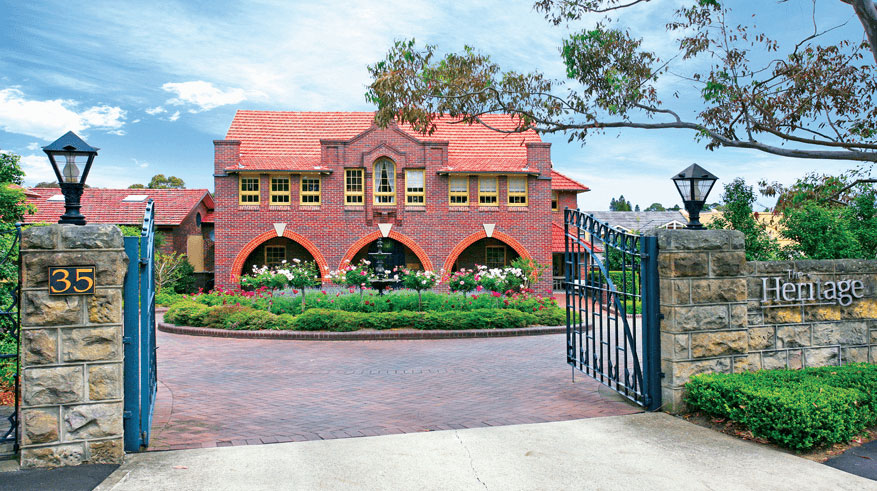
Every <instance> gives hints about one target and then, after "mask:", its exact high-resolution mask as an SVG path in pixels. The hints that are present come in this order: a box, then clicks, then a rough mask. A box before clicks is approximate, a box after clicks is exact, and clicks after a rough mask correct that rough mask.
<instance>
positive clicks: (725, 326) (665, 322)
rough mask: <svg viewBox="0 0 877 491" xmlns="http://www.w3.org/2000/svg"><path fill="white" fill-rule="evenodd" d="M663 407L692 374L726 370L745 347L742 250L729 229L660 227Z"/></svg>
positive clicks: (675, 399) (676, 399) (678, 402)
mask: <svg viewBox="0 0 877 491" xmlns="http://www.w3.org/2000/svg"><path fill="white" fill-rule="evenodd" d="M658 250H659V253H658V275H659V277H660V290H661V292H660V294H661V314H662V315H663V317H664V318H663V319H662V320H661V371H662V372H663V373H664V378H663V379H662V399H663V404H664V408H665V409H667V410H669V411H676V410H679V409H681V408H682V396H683V386H684V385H685V383H686V382H687V381H688V379H689V378H690V377H691V376H692V375H696V374H698V373H704V372H730V371H731V370H732V367H733V366H734V364H735V363H736V362H737V359H738V358H740V357H745V355H746V353H747V351H748V342H749V336H748V332H747V326H746V315H747V312H746V305H747V303H746V300H747V293H746V288H747V281H746V278H747V277H746V254H745V252H744V242H743V234H742V233H740V232H736V231H733V230H708V231H696V230H662V231H660V232H658Z"/></svg>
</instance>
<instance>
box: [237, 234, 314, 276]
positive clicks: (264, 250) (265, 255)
mask: <svg viewBox="0 0 877 491" xmlns="http://www.w3.org/2000/svg"><path fill="white" fill-rule="evenodd" d="M293 259H299V260H301V261H310V262H316V261H315V258H314V256H313V255H312V254H311V253H310V252H309V251H308V250H307V249H305V247H304V246H302V245H301V244H299V243H298V242H295V241H294V240H291V239H288V238H286V237H274V238H272V239H268V240H266V241H265V242H263V243H261V244H259V245H258V246H257V247H256V248H255V249H253V252H251V253H250V255H249V256H247V259H246V260H244V266H243V268H242V270H241V274H244V275H246V274H250V273H251V272H252V271H253V267H256V268H260V267H262V266H268V267H275V266H280V265H281V264H283V261H287V262H291V261H292V260H293Z"/></svg>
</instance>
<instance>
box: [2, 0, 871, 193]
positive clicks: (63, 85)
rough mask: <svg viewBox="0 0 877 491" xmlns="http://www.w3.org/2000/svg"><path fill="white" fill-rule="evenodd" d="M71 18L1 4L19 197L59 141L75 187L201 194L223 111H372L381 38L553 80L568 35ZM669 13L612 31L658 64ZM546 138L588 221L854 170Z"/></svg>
mask: <svg viewBox="0 0 877 491" xmlns="http://www.w3.org/2000/svg"><path fill="white" fill-rule="evenodd" d="M72 3H74V2H70V1H69V0H68V1H64V2H52V1H28V2H19V1H9V0H0V12H2V13H3V21H2V24H0V25H2V27H3V28H2V29H0V45H2V46H3V49H2V51H0V149H2V150H3V151H9V152H13V153H17V154H20V155H22V157H23V162H24V166H25V170H26V172H27V183H28V184H35V183H37V182H39V181H44V180H52V179H53V177H52V173H51V169H50V168H49V165H48V161H47V160H46V158H45V155H44V154H43V153H42V151H41V150H40V149H39V147H41V146H43V145H46V144H47V143H49V142H51V141H53V140H54V139H55V138H57V137H58V136H60V135H61V134H63V133H64V132H66V131H67V130H70V129H72V130H74V131H76V132H77V133H79V134H80V136H82V137H83V138H85V140H86V141H88V142H89V143H90V144H91V145H93V146H97V147H100V148H101V152H100V155H99V157H98V159H97V160H96V164H95V168H94V170H93V171H92V174H91V176H90V177H89V182H90V183H91V184H93V185H95V186H103V187H127V186H128V185H129V184H132V183H135V182H139V183H145V182H147V181H148V180H149V178H150V177H151V176H152V175H154V174H157V173H163V174H168V175H176V176H179V177H181V178H183V179H184V180H185V181H186V183H187V186H188V187H205V188H210V189H212V187H213V179H212V176H211V174H212V166H213V144H212V140H214V139H219V138H222V137H223V136H224V135H225V132H226V130H227V128H228V125H229V124H230V122H231V119H232V117H233V115H234V112H235V110H236V109H264V110H290V111H294V110H310V111H320V110H323V111H363V110H366V111H367V110H372V109H373V107H371V106H370V105H368V104H367V103H366V102H365V99H364V96H363V94H364V93H365V90H366V86H367V84H368V82H369V77H368V72H367V70H366V65H368V64H370V63H374V62H375V61H378V60H380V59H382V58H383V56H384V54H385V53H386V51H387V49H388V47H389V46H391V45H392V43H393V41H394V40H395V39H402V38H410V37H414V38H416V39H417V40H418V42H425V43H430V44H436V45H438V46H439V47H440V48H442V49H444V50H448V51H450V50H454V51H456V50H459V49H460V48H461V47H462V46H463V45H464V44H469V45H472V46H475V47H476V48H478V49H480V50H481V51H483V52H485V53H488V54H490V55H491V56H492V57H493V58H494V59H495V60H496V61H498V62H500V63H501V64H502V65H504V66H505V67H507V68H512V69H515V70H519V71H529V70H534V69H538V70H543V71H545V72H546V73H548V74H549V75H551V76H553V77H557V78H561V77H562V76H563V73H564V72H563V66H562V64H561V62H560V58H559V55H558V46H559V45H560V43H561V40H562V39H563V38H564V37H565V35H566V34H567V32H568V31H567V30H566V29H565V28H564V27H563V26H559V27H555V26H552V25H550V24H549V23H548V22H546V21H544V20H543V19H542V18H541V16H540V15H538V14H537V13H535V12H533V10H532V2H526V1H525V2H512V1H477V2H466V3H463V2H438V1H428V0H377V1H373V0H360V1H350V2H343V1H322V2H292V1H284V0H262V1H254V2H234V1H210V2H208V1H200V0H199V1H174V0H165V1H149V2H134V1H128V2H120V1H110V2H103V1H89V2H76V3H81V4H83V5H78V6H76V7H75V8H74V7H71V4H72ZM682 3H684V0H654V1H653V2H652V3H651V4H649V5H648V6H647V7H646V8H643V9H630V10H628V11H626V12H625V13H624V14H623V16H622V18H621V20H622V22H623V23H624V24H626V25H627V26H629V27H630V28H631V29H633V30H634V32H636V33H638V34H639V35H641V36H643V37H644V40H645V45H646V46H647V47H648V48H650V49H653V50H656V51H657V52H658V53H672V52H673V48H674V39H675V38H676V35H675V34H673V33H667V32H666V30H665V29H664V27H663V26H664V24H665V23H666V22H667V21H668V20H669V18H668V17H667V16H668V12H671V11H672V9H674V8H675V7H676V6H678V5H679V4H682ZM733 4H734V6H735V9H737V11H738V12H740V13H741V15H743V14H746V15H745V19H743V20H745V21H748V20H750V19H749V17H748V15H749V14H750V13H751V12H753V11H756V10H757V12H758V16H757V17H756V18H755V22H756V23H757V24H759V23H763V25H764V26H765V29H766V30H767V31H769V32H771V33H775V34H776V37H778V38H779V40H780V41H781V42H784V43H788V42H791V41H792V40H793V39H797V38H800V37H803V36H804V35H806V34H808V33H809V32H810V31H811V30H812V20H811V9H812V4H811V2H810V1H809V0H790V1H789V2H786V3H776V2H775V1H773V0H770V1H765V0H761V1H753V0H734V2H733ZM817 19H818V21H819V24H820V27H822V26H825V27H828V26H831V25H835V24H839V23H842V22H845V21H849V22H848V24H847V25H846V26H845V27H842V28H841V29H839V30H837V31H835V32H834V34H835V35H837V36H841V37H844V36H845V37H847V38H852V39H861V37H862V28H861V25H860V24H858V21H857V20H856V19H855V18H854V17H853V16H852V12H851V9H850V7H848V6H846V5H844V4H843V3H841V2H840V1H838V0H818V2H817ZM674 68H675V69H677V70H679V71H682V70H684V69H685V65H684V64H683V63H680V62H677V63H675V64H674ZM659 89H660V90H661V91H662V93H663V94H664V96H663V99H664V100H665V101H668V102H669V103H670V107H673V108H677V109H679V108H681V109H682V111H683V113H686V112H690V111H686V110H685V108H686V107H688V108H693V107H695V106H694V105H692V104H691V102H690V101H691V100H692V98H694V97H696V96H697V91H696V89H694V88H693V87H691V85H690V84H689V83H688V82H685V81H683V80H681V79H672V78H671V79H668V80H665V81H662V82H661V84H660V85H659ZM674 92H675V93H678V94H679V99H678V100H674V98H673V95H672V94H673V93H674ZM686 101H689V102H688V103H686ZM545 139H546V140H548V141H551V142H552V143H553V146H552V155H553V161H554V164H555V167H556V168H557V169H558V170H560V171H562V172H565V173H567V174H569V175H570V176H572V177H574V178H576V179H578V180H579V181H581V182H582V183H584V184H586V185H588V186H590V187H591V189H592V191H591V192H590V193H585V194H584V195H582V197H581V198H580V200H579V204H580V206H581V207H582V208H584V209H594V210H598V209H606V208H607V207H608V204H609V200H610V198H611V197H613V196H618V195H620V194H623V195H624V196H625V197H626V198H628V199H630V200H632V201H633V202H634V203H638V204H640V205H642V206H643V207H645V206H647V205H648V204H650V203H652V202H655V201H658V202H662V203H664V204H671V203H676V202H678V201H679V199H678V195H677V194H676V191H675V189H674V188H673V186H672V183H671V182H670V180H669V178H670V176H672V175H673V174H674V173H675V172H677V171H679V170H681V169H683V168H685V167H687V166H688V165H690V164H691V163H692V162H697V163H700V164H701V165H702V166H704V167H706V168H707V169H709V170H711V171H712V172H713V173H714V174H716V175H717V176H719V177H720V178H721V180H720V183H721V182H728V181H730V180H731V179H732V178H733V177H737V176H742V177H745V178H746V179H747V180H748V181H749V182H750V184H752V183H754V182H755V181H757V180H758V179H759V178H763V177H767V178H770V179H771V180H780V181H783V182H786V183H790V182H792V181H793V180H794V179H795V178H796V177H799V176H801V175H803V174H804V173H805V172H808V171H819V172H829V173H830V172H839V171H841V170H844V169H847V168H852V167H853V166H854V165H853V164H852V163H848V162H820V161H808V160H798V159H786V158H781V157H775V156H770V155H766V154H762V153H758V152H754V151H743V150H734V149H722V150H718V151H714V152H710V151H707V150H705V149H704V148H703V144H702V143H697V142H695V141H694V140H693V135H692V133H690V132H685V131H672V132H660V133H658V132H646V131H640V130H628V131H624V132H610V133H607V134H605V135H601V136H593V137H591V138H589V140H588V141H587V143H586V144H585V145H584V146H582V145H580V144H578V143H571V144H568V143H566V137H565V136H563V135H555V136H550V135H549V136H546V137H545ZM714 193H715V195H714V197H715V198H718V194H719V192H718V191H714ZM761 203H763V204H766V205H769V204H770V202H769V201H768V200H761Z"/></svg>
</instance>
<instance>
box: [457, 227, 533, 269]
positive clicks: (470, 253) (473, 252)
mask: <svg viewBox="0 0 877 491" xmlns="http://www.w3.org/2000/svg"><path fill="white" fill-rule="evenodd" d="M518 257H523V258H525V259H532V256H530V253H529V252H528V251H527V249H525V248H524V246H523V245H522V244H521V243H520V242H518V241H517V240H515V239H514V238H513V237H511V236H510V235H508V234H505V233H502V232H499V231H495V232H494V233H493V235H492V236H491V237H488V236H487V234H486V233H485V232H477V233H474V234H472V235H470V236H469V237H466V238H465V239H463V240H461V241H460V243H459V244H457V246H456V247H454V249H453V250H452V251H451V253H450V254H448V258H447V259H446V260H445V264H444V270H445V271H447V272H452V271H457V270H459V269H461V268H466V269H471V268H473V267H475V265H485V266H491V267H502V266H503V265H508V264H510V263H511V262H512V261H514V260H515V259H517V258H518Z"/></svg>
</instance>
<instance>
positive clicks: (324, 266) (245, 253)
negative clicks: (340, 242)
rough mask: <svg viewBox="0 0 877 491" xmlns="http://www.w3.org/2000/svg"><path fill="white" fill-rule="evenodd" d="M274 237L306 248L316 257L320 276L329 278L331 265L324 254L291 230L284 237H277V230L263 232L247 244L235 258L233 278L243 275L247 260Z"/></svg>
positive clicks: (232, 266)
mask: <svg viewBox="0 0 877 491" xmlns="http://www.w3.org/2000/svg"><path fill="white" fill-rule="evenodd" d="M274 237H286V238H287V239H290V240H292V241H293V242H297V243H298V244H299V245H301V246H302V247H304V248H305V250H307V251H308V252H309V253H310V254H311V256H313V257H314V261H315V262H316V263H317V267H319V268H320V276H321V277H322V278H327V277H328V272H329V263H327V262H326V259H325V258H324V257H323V254H322V253H321V252H320V250H319V249H317V246H316V245H314V243H313V242H311V241H310V240H308V239H307V238H306V237H304V236H303V235H300V234H297V233H295V232H292V231H290V230H288V229H287V230H284V231H283V235H277V232H276V231H275V230H269V231H267V232H262V233H261V234H259V235H257V236H256V237H255V238H254V239H253V240H251V241H250V242H248V243H247V245H245V246H244V248H243V249H241V251H240V252H239V253H238V255H237V256H236V257H235V259H234V262H233V263H232V265H231V277H232V278H239V277H240V276H241V273H243V269H244V263H245V262H246V261H247V258H248V257H250V254H252V253H253V251H254V250H256V248H257V247H259V246H260V245H262V244H263V243H265V242H267V241H268V240H269V239H273V238H274Z"/></svg>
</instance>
